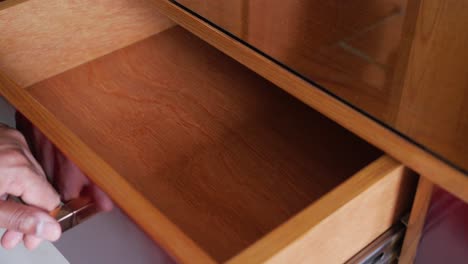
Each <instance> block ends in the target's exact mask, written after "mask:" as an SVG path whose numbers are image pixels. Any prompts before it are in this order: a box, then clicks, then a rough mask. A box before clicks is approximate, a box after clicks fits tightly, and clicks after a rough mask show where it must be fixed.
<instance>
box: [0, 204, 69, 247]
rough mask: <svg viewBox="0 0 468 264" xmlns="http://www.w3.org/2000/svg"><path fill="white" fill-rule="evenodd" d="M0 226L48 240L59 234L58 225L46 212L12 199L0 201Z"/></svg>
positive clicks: (54, 238)
mask: <svg viewBox="0 0 468 264" xmlns="http://www.w3.org/2000/svg"><path fill="white" fill-rule="evenodd" d="M0 227H3V228H6V229H8V230H13V231H17V232H21V233H23V234H25V235H33V236H36V237H39V238H43V239H46V240H50V241H55V240H57V239H59V237H60V234H61V229H60V225H59V224H58V223H57V221H56V220H55V219H54V218H53V217H51V216H50V215H48V214H47V213H46V212H44V211H42V210H40V209H38V208H35V207H32V206H27V205H23V204H20V203H16V202H12V201H0ZM2 242H3V241H2Z"/></svg>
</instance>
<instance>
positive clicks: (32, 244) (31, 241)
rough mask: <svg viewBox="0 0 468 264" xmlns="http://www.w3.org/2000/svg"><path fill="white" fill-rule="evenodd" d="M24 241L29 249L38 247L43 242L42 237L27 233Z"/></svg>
mask: <svg viewBox="0 0 468 264" xmlns="http://www.w3.org/2000/svg"><path fill="white" fill-rule="evenodd" d="M23 241H24V246H25V247H26V248H27V249H29V250H33V249H36V248H37V247H38V246H39V244H41V242H42V239H41V238H38V237H36V236H33V235H25V236H24V239H23Z"/></svg>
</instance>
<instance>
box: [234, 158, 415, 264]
mask: <svg viewBox="0 0 468 264" xmlns="http://www.w3.org/2000/svg"><path fill="white" fill-rule="evenodd" d="M415 180H416V177H414V174H413V173H411V172H410V171H409V170H408V169H406V168H405V167H404V166H403V165H402V164H401V163H399V162H397V161H395V160H394V159H392V158H390V157H388V156H383V157H381V158H379V159H378V160H376V161H375V162H373V163H372V164H370V165H369V166H367V167H366V168H364V169H362V170H361V171H359V172H358V173H357V174H356V175H354V176H353V177H352V178H351V179H349V180H347V181H346V182H345V183H343V184H341V185H340V186H339V187H337V188H336V189H334V190H333V191H331V192H330V193H328V194H326V195H324V196H323V197H322V198H320V200H318V201H316V202H315V203H313V204H312V205H310V206H309V207H308V208H306V209H305V210H303V211H302V212H300V213H299V214H298V215H296V216H295V217H294V218H292V219H291V220H289V221H288V222H286V223H285V224H283V225H282V226H281V227H279V228H277V229H275V230H274V231H273V232H271V233H270V234H268V235H267V236H265V237H264V238H262V239H261V240H260V241H258V242H257V243H255V244H254V245H253V246H251V247H250V248H248V249H247V250H245V251H244V252H242V253H241V254H239V255H238V256H236V257H235V258H233V259H231V260H230V261H229V263H230V264H237V263H239V264H244V263H278V264H280V263H304V264H306V263H327V264H328V263H330V264H331V263H337V264H339V263H344V262H345V261H346V260H348V259H349V258H351V257H352V256H354V255H355V254H357V253H358V252H359V251H360V250H361V249H363V248H364V247H365V246H366V245H368V244H369V243H371V242H372V241H373V240H374V239H376V238H377V237H378V236H380V235H381V234H382V233H383V232H385V231H386V230H387V229H389V228H390V227H391V226H392V225H393V224H395V223H396V222H397V221H398V220H399V218H400V217H401V215H402V214H403V213H405V212H406V210H408V209H409V208H410V207H411V201H412V198H413V194H414V189H415V183H416V181H415Z"/></svg>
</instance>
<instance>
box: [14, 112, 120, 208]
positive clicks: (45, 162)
mask: <svg viewBox="0 0 468 264" xmlns="http://www.w3.org/2000/svg"><path fill="white" fill-rule="evenodd" d="M16 123H17V127H18V128H19V129H20V130H21V131H22V132H23V134H24V135H25V136H26V138H27V139H28V141H29V142H30V143H31V145H32V148H33V150H34V153H35V156H36V158H37V160H38V161H39V163H40V164H41V165H42V168H43V169H44V171H45V173H46V175H48V176H49V177H50V178H51V180H52V182H53V183H54V185H55V187H56V189H57V191H58V192H59V193H60V196H61V198H62V201H65V202H66V201H69V200H72V199H75V198H78V197H89V198H91V199H92V200H93V202H94V204H95V205H96V207H97V209H98V210H100V211H111V210H112V208H113V203H112V200H111V199H110V198H109V197H108V196H107V195H106V194H105V193H104V192H103V191H102V190H101V189H99V188H98V187H97V186H96V185H95V184H94V183H92V182H91V181H90V180H89V179H88V177H87V176H86V175H85V174H84V173H83V172H82V171H81V170H80V169H79V168H78V167H77V166H76V165H75V164H74V163H73V162H72V161H70V160H69V159H68V158H67V157H65V156H64V155H63V154H62V152H61V151H60V150H59V149H57V148H56V147H55V146H54V145H53V144H52V142H50V140H48V139H47V138H46V137H45V135H44V134H43V133H42V132H41V131H40V130H39V129H37V128H36V127H34V126H33V125H32V124H31V123H30V122H29V120H27V119H26V118H24V116H22V115H21V114H20V113H17V116H16Z"/></svg>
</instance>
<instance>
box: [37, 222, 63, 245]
mask: <svg viewBox="0 0 468 264" xmlns="http://www.w3.org/2000/svg"><path fill="white" fill-rule="evenodd" d="M60 233H61V230H60V226H59V224H57V223H53V222H45V221H40V222H39V224H38V225H37V228H36V236H38V237H40V238H43V239H47V240H49V241H55V240H57V239H59V237H60Z"/></svg>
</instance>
